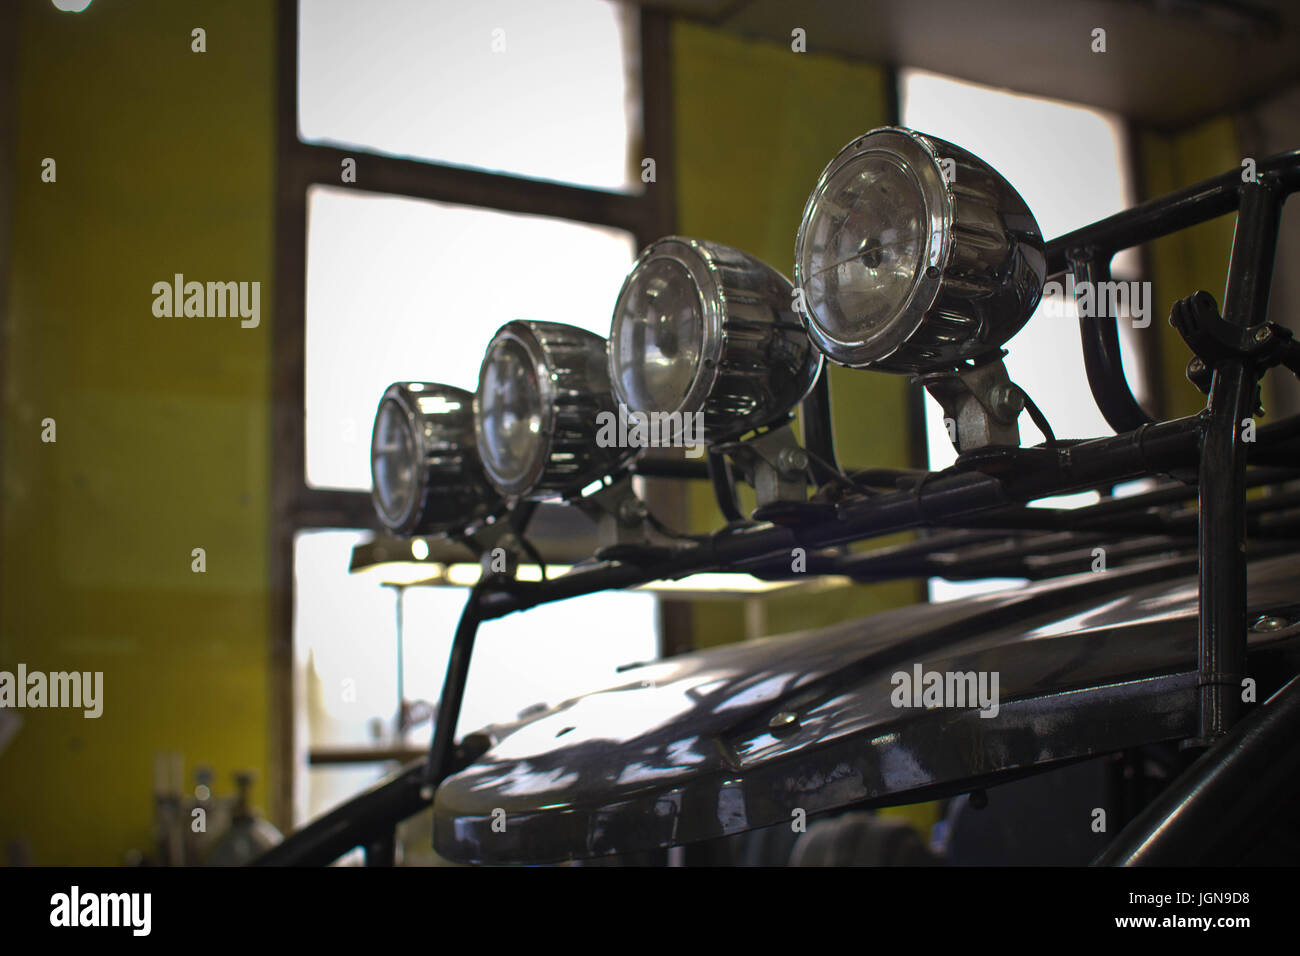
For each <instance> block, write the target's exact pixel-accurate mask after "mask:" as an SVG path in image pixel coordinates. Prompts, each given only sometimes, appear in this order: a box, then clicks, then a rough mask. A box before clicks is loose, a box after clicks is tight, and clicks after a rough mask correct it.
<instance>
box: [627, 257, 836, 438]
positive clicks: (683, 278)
mask: <svg viewBox="0 0 1300 956" xmlns="http://www.w3.org/2000/svg"><path fill="white" fill-rule="evenodd" d="M821 363H822V357H821V355H820V354H818V352H817V350H816V349H815V348H813V347H812V344H811V343H810V342H809V341H808V336H807V333H806V332H805V331H804V329H803V323H802V321H801V320H800V318H799V315H798V314H797V312H796V311H795V308H794V287H793V286H792V285H791V283H790V280H788V279H786V278H785V277H784V276H783V275H781V274H780V273H779V272H777V271H776V270H775V269H773V268H772V267H771V266H769V265H768V264H767V263H765V262H762V261H761V260H759V259H757V258H755V257H754V256H751V255H749V254H748V253H746V252H742V251H741V250H739V249H733V248H731V247H730V246H725V245H722V244H721V243H717V242H706V241H704V240H700V239H686V238H681V237H678V236H670V237H667V238H664V239H659V240H657V241H656V242H653V243H651V244H650V245H649V246H647V247H646V249H645V250H644V251H643V252H642V253H641V255H640V256H639V257H638V258H637V261H636V263H635V264H634V265H633V267H632V271H631V272H630V273H629V274H628V277H627V279H626V281H624V283H623V288H622V290H621V291H620V292H619V296H618V302H617V303H616V305H615V307H614V317H613V322H612V325H611V328H610V343H609V364H610V371H609V376H610V381H611V382H612V384H613V388H614V394H615V396H616V397H617V398H618V400H619V401H620V402H621V403H622V404H624V405H626V406H627V408H628V409H629V411H632V412H637V413H648V414H653V413H666V414H667V415H675V416H680V417H684V416H686V415H695V414H697V413H702V415H703V426H704V427H703V431H704V439H705V441H706V442H708V443H709V444H715V443H718V442H722V441H729V440H732V439H735V438H739V437H740V436H741V435H742V434H744V433H745V432H748V431H751V430H753V429H755V428H758V427H761V426H764V425H769V424H772V423H773V422H776V421H780V420H783V419H785V418H786V417H788V416H789V413H790V410H791V409H792V408H794V406H795V405H797V404H798V403H799V402H801V401H802V400H803V399H804V397H805V396H806V395H807V394H808V392H809V390H810V389H811V388H812V386H813V382H814V381H815V380H816V378H817V373H818V372H819V371H820V370H821ZM672 428H673V430H674V431H675V432H676V433H677V434H676V436H675V437H676V439H677V440H680V433H681V432H682V431H683V430H684V428H685V426H684V424H683V422H682V421H681V420H680V418H679V419H678V420H675V421H673V422H672Z"/></svg>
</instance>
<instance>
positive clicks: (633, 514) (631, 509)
mask: <svg viewBox="0 0 1300 956" xmlns="http://www.w3.org/2000/svg"><path fill="white" fill-rule="evenodd" d="M647 514H649V511H648V510H647V509H646V506H645V502H644V501H642V500H641V499H640V498H624V499H623V500H622V501H620V502H619V503H618V520H619V521H620V522H621V523H623V524H627V525H636V524H640V523H641V522H642V521H644V520H645V518H646V515H647Z"/></svg>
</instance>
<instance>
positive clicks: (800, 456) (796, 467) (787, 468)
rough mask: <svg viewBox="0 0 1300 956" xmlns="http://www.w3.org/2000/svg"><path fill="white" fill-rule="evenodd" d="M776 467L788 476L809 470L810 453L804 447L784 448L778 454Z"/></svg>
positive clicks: (795, 475)
mask: <svg viewBox="0 0 1300 956" xmlns="http://www.w3.org/2000/svg"><path fill="white" fill-rule="evenodd" d="M776 469H777V471H779V472H781V474H783V475H785V476H786V477H788V478H792V477H797V476H798V475H802V474H803V473H804V472H806V471H807V470H808V453H807V452H806V451H804V450H803V449H802V448H783V449H781V453H780V454H778V455H777V456H776Z"/></svg>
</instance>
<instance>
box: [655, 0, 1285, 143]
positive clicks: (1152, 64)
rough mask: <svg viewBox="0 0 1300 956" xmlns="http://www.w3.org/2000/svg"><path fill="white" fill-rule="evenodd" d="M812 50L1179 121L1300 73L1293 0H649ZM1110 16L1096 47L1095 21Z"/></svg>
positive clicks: (1159, 123)
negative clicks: (803, 42) (801, 36)
mask: <svg viewBox="0 0 1300 956" xmlns="http://www.w3.org/2000/svg"><path fill="white" fill-rule="evenodd" d="M643 2H644V5H645V6H649V7H654V8H657V9H663V10H668V11H671V12H674V13H677V14H680V15H682V16H686V17H690V18H692V19H696V20H700V21H702V22H705V23H709V24H712V25H714V26H717V27H720V28H722V29H724V30H727V31H729V32H733V33H737V34H742V35H746V36H752V37H758V38H764V39H769V40H773V41H775V42H780V43H784V44H788V43H789V42H790V37H791V31H792V30H793V29H795V28H796V27H799V28H802V29H803V30H804V31H805V32H806V36H807V48H808V51H809V52H810V53H834V54H839V55H842V56H847V57H852V58H855V59H861V60H867V61H870V62H874V63H886V64H895V65H899V66H913V67H919V68H922V69H926V70H932V71H934V72H937V73H945V74H947V75H949V76H955V77H959V78H961V79H965V80H971V81H974V82H977V83H984V84H988V85H990V86H999V87H1006V88H1008V89H1012V90H1015V91H1017V92H1023V93H1032V94H1037V95H1040V96H1049V97H1054V98H1057V99H1063V100H1070V101H1073V102H1076V103H1084V104H1087V105H1090V106H1097V107H1102V108H1104V109H1109V110H1114V111H1115V112H1118V113H1120V114H1122V115H1124V116H1126V117H1129V118H1131V119H1133V120H1135V121H1137V122H1139V123H1141V124H1144V125H1149V126H1152V127H1156V128H1159V129H1167V130H1168V129H1179V128H1182V127H1185V126H1187V125H1189V124H1192V123H1195V122H1196V121H1198V120H1201V119H1204V118H1206V117H1209V116H1213V115H1216V114H1221V113H1225V112H1229V111H1231V110H1233V109H1234V108H1241V107H1243V106H1246V105H1249V104H1252V103H1254V102H1257V101H1260V100H1264V99H1267V98H1268V97H1270V96H1271V95H1273V94H1276V93H1280V92H1281V91H1282V90H1283V89H1285V88H1287V87H1289V86H1291V85H1294V84H1295V83H1297V82H1300V4H1298V3H1296V2H1295V0H1250V2H1248V3H1238V2H1233V0H1125V2H1119V0H980V2H973V0H801V2H799V3H792V2H790V0H643ZM1096 27H1102V28H1104V29H1105V30H1106V52H1105V53H1093V52H1092V50H1091V45H1092V31H1093V29H1094V28H1096Z"/></svg>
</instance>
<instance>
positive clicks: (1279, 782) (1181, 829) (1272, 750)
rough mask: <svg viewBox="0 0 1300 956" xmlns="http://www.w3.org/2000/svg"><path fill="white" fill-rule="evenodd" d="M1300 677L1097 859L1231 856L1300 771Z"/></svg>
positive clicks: (1168, 861)
mask: <svg viewBox="0 0 1300 956" xmlns="http://www.w3.org/2000/svg"><path fill="white" fill-rule="evenodd" d="M1297 734H1300V677H1293V678H1292V679H1291V680H1290V681H1289V682H1288V683H1287V684H1286V686H1285V687H1283V688H1282V689H1281V690H1279V691H1278V692H1277V693H1276V694H1274V695H1273V696H1272V697H1270V698H1269V699H1268V700H1267V701H1265V702H1264V703H1263V704H1262V705H1261V706H1260V707H1258V708H1256V710H1255V711H1254V712H1253V713H1251V714H1249V715H1248V716H1247V717H1245V718H1244V719H1242V720H1241V721H1240V722H1239V723H1238V724H1237V725H1236V726H1235V727H1233V729H1232V730H1231V731H1230V732H1229V733H1228V735H1227V736H1225V737H1221V738H1220V739H1219V740H1218V741H1217V742H1216V743H1215V744H1214V745H1213V746H1212V747H1210V749H1209V750H1207V751H1206V752H1205V753H1204V754H1202V755H1201V756H1200V758H1199V759H1198V760H1197V761H1196V763H1194V764H1192V766H1191V768H1189V769H1188V771H1187V772H1186V773H1184V774H1183V775H1182V776H1181V777H1179V778H1178V779H1177V780H1175V781H1174V782H1173V783H1172V784H1170V786H1169V788H1168V789H1166V790H1165V791H1164V793H1162V794H1161V795H1160V796H1159V797H1157V798H1156V799H1155V801H1154V802H1153V803H1152V804H1151V805H1150V806H1149V807H1147V809H1146V810H1144V811H1143V812H1142V813H1141V814H1140V815H1139V816H1138V817H1137V818H1136V819H1135V820H1133V822H1132V823H1130V824H1129V825H1128V826H1127V827H1125V828H1124V829H1123V830H1122V831H1121V832H1120V834H1119V836H1118V837H1116V838H1115V841H1114V842H1113V843H1112V844H1111V845H1110V846H1109V847H1107V848H1106V850H1105V851H1104V852H1103V853H1102V854H1101V855H1100V856H1098V857H1097V859H1096V860H1094V861H1093V865H1094V866H1191V865H1207V864H1223V863H1231V862H1234V861H1233V860H1232V859H1231V858H1232V857H1233V856H1234V855H1236V854H1239V853H1240V852H1241V850H1242V848H1243V847H1242V844H1243V843H1244V842H1247V840H1246V839H1245V838H1246V837H1248V836H1249V835H1250V833H1251V831H1252V830H1254V829H1255V828H1256V827H1258V826H1259V825H1261V824H1266V823H1267V822H1268V820H1269V815H1268V809H1269V808H1270V806H1271V805H1273V804H1274V802H1275V801H1278V800H1284V799H1287V798H1288V797H1289V795H1290V791H1291V789H1292V788H1294V786H1295V784H1296V777H1297V774H1300V747H1296V746H1295V739H1296V735H1297Z"/></svg>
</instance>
